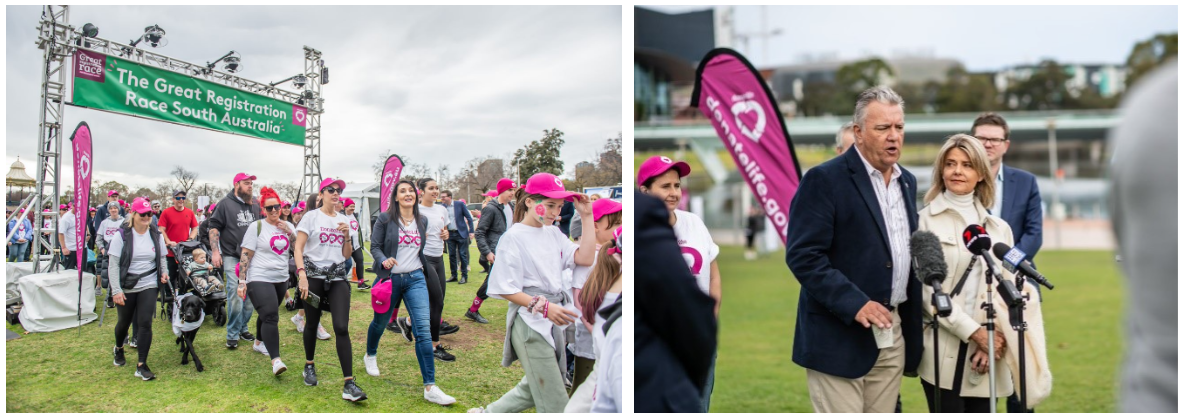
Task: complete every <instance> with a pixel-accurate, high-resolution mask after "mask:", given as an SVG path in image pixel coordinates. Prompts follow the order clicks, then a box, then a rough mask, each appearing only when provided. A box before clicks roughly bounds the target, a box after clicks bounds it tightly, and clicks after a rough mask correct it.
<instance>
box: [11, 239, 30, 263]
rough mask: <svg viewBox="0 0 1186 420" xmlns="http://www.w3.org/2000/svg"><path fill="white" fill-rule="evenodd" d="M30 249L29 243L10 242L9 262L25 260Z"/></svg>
mask: <svg viewBox="0 0 1186 420" xmlns="http://www.w3.org/2000/svg"><path fill="white" fill-rule="evenodd" d="M28 250H29V243H28V242H25V243H11V244H8V262H13V261H18V262H25V252H27V251H28Z"/></svg>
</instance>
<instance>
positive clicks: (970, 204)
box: [943, 190, 981, 225]
mask: <svg viewBox="0 0 1186 420" xmlns="http://www.w3.org/2000/svg"><path fill="white" fill-rule="evenodd" d="M943 198H945V199H947V202H948V203H950V204H951V208H953V209H955V211H958V212H959V214H960V216H963V218H964V223H966V224H969V225H978V224H980V221H981V220H980V214H979V212H977V211H976V203H975V199H976V194H975V193H967V194H964V195H956V194H955V193H952V192H951V190H944V191H943Z"/></svg>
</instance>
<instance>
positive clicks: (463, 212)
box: [441, 190, 474, 284]
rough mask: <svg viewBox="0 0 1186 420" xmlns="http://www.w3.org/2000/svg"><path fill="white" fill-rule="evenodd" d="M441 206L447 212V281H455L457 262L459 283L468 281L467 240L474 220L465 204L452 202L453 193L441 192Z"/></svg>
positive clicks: (471, 232) (472, 229) (472, 228)
mask: <svg viewBox="0 0 1186 420" xmlns="http://www.w3.org/2000/svg"><path fill="white" fill-rule="evenodd" d="M441 204H444V205H445V210H447V211H449V212H450V214H449V243H448V245H449V272H450V273H451V275H450V276H449V280H448V281H457V266H458V264H457V263H458V261H460V262H461V281H460V282H458V283H457V284H465V283H466V282H468V281H469V239H470V235H472V234H473V232H474V218H473V216H471V215H470V214H469V209H467V208H466V207H465V203H462V202H460V201H453V192H451V191H449V190H445V191H441Z"/></svg>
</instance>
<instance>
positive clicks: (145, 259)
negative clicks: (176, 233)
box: [108, 227, 167, 289]
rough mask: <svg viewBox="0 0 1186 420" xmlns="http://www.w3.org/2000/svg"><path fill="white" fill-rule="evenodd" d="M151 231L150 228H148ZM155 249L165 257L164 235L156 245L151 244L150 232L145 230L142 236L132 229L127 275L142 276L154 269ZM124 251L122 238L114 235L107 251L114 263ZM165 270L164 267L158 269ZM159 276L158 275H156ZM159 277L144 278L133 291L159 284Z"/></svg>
mask: <svg viewBox="0 0 1186 420" xmlns="http://www.w3.org/2000/svg"><path fill="white" fill-rule="evenodd" d="M149 229H152V227H149ZM157 247H160V249H161V257H164V256H165V249H167V248H165V235H161V236H160V238H159V240H158V241H157V244H156V245H155V246H154V245H153V244H152V232H149V231H147V230H145V231H144V233H143V234H141V233H137V232H136V229H132V265H130V266H128V275H132V274H143V273H147V272H148V271H149V270H152V269H154V268H155V265H154V264H153V261H152V259H153V258H155V257H156V250H157ZM123 251H124V236H123V235H115V239H112V240H111V249H110V250H109V251H108V253H110V255H111V256H112V257H115V260H116V261H119V257H120V255H123ZM160 269H162V270H163V269H165V267H160ZM158 274H159V273H158ZM159 279H160V276H158V275H152V276H144V277H143V278H141V279H140V281H138V282H136V286H135V287H132V288H133V289H142V288H145V287H148V286H151V285H153V284H159V283H158V281H159Z"/></svg>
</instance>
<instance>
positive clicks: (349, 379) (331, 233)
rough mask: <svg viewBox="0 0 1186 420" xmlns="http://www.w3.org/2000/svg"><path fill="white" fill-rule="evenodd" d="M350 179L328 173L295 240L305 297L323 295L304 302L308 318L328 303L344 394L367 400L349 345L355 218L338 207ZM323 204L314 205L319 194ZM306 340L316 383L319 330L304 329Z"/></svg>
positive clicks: (315, 318)
mask: <svg viewBox="0 0 1186 420" xmlns="http://www.w3.org/2000/svg"><path fill="white" fill-rule="evenodd" d="M344 188H346V183H345V182H344V181H342V180H335V179H333V178H326V179H325V180H324V181H321V186H320V188H319V189H318V193H317V196H316V197H310V200H309V205H308V210H307V211H308V214H306V215H305V216H304V217H303V218H302V219H301V223H300V225H298V226H297V238H296V245H295V247H294V248H293V250H294V251H295V252H294V255H293V258H295V259H296V266H297V278H298V284H297V289H298V290H299V291H300V298H301V299H305V302H306V303H308V299H309V295H310V294H314V295H316V296H317V297H318V298H320V300H321V304H320V305H312V304H306V305H305V316H306V318H307V321H306V322H307V323H311V324H318V323H320V322H321V311H322V308H323V307H324V306H325V304H326V302H328V303H329V311H330V314H332V315H333V329H334V336H335V339H336V343H335V344H336V347H337V351H338V362H339V363H340V364H341V366H342V376H343V380H344V381H345V383H344V385H343V387H342V399H345V400H347V401H362V400H365V399H366V393H365V392H363V391H362V389H361V388H359V387H358V384H356V383H355V382H354V373H353V372H354V369H353V362H354V358H353V354H352V352H351V349H350V331H349V328H348V327H349V323H350V283H349V282H348V281H346V264H345V262H346V259H347V258H350V253H351V251H352V250H353V247H352V246H351V244H350V224H349V220H347V219H346V216H345V215H343V214H341V213H338V212H337V211H335V210H334V208H335V207H336V206H337V205H338V201H339V200H341V198H340V196H341V193H342V190H343V189H344ZM317 199H320V200H321V207H319V208H315V207H314V206H315V205H316V200H317ZM304 342H305V370H304V374H303V375H302V376H304V378H305V385H309V386H314V385H317V371H316V369H315V368H314V367H313V355H314V353H315V352H316V349H317V333H316V332H314V330H313V329H312V328H306V329H305V332H304Z"/></svg>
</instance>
